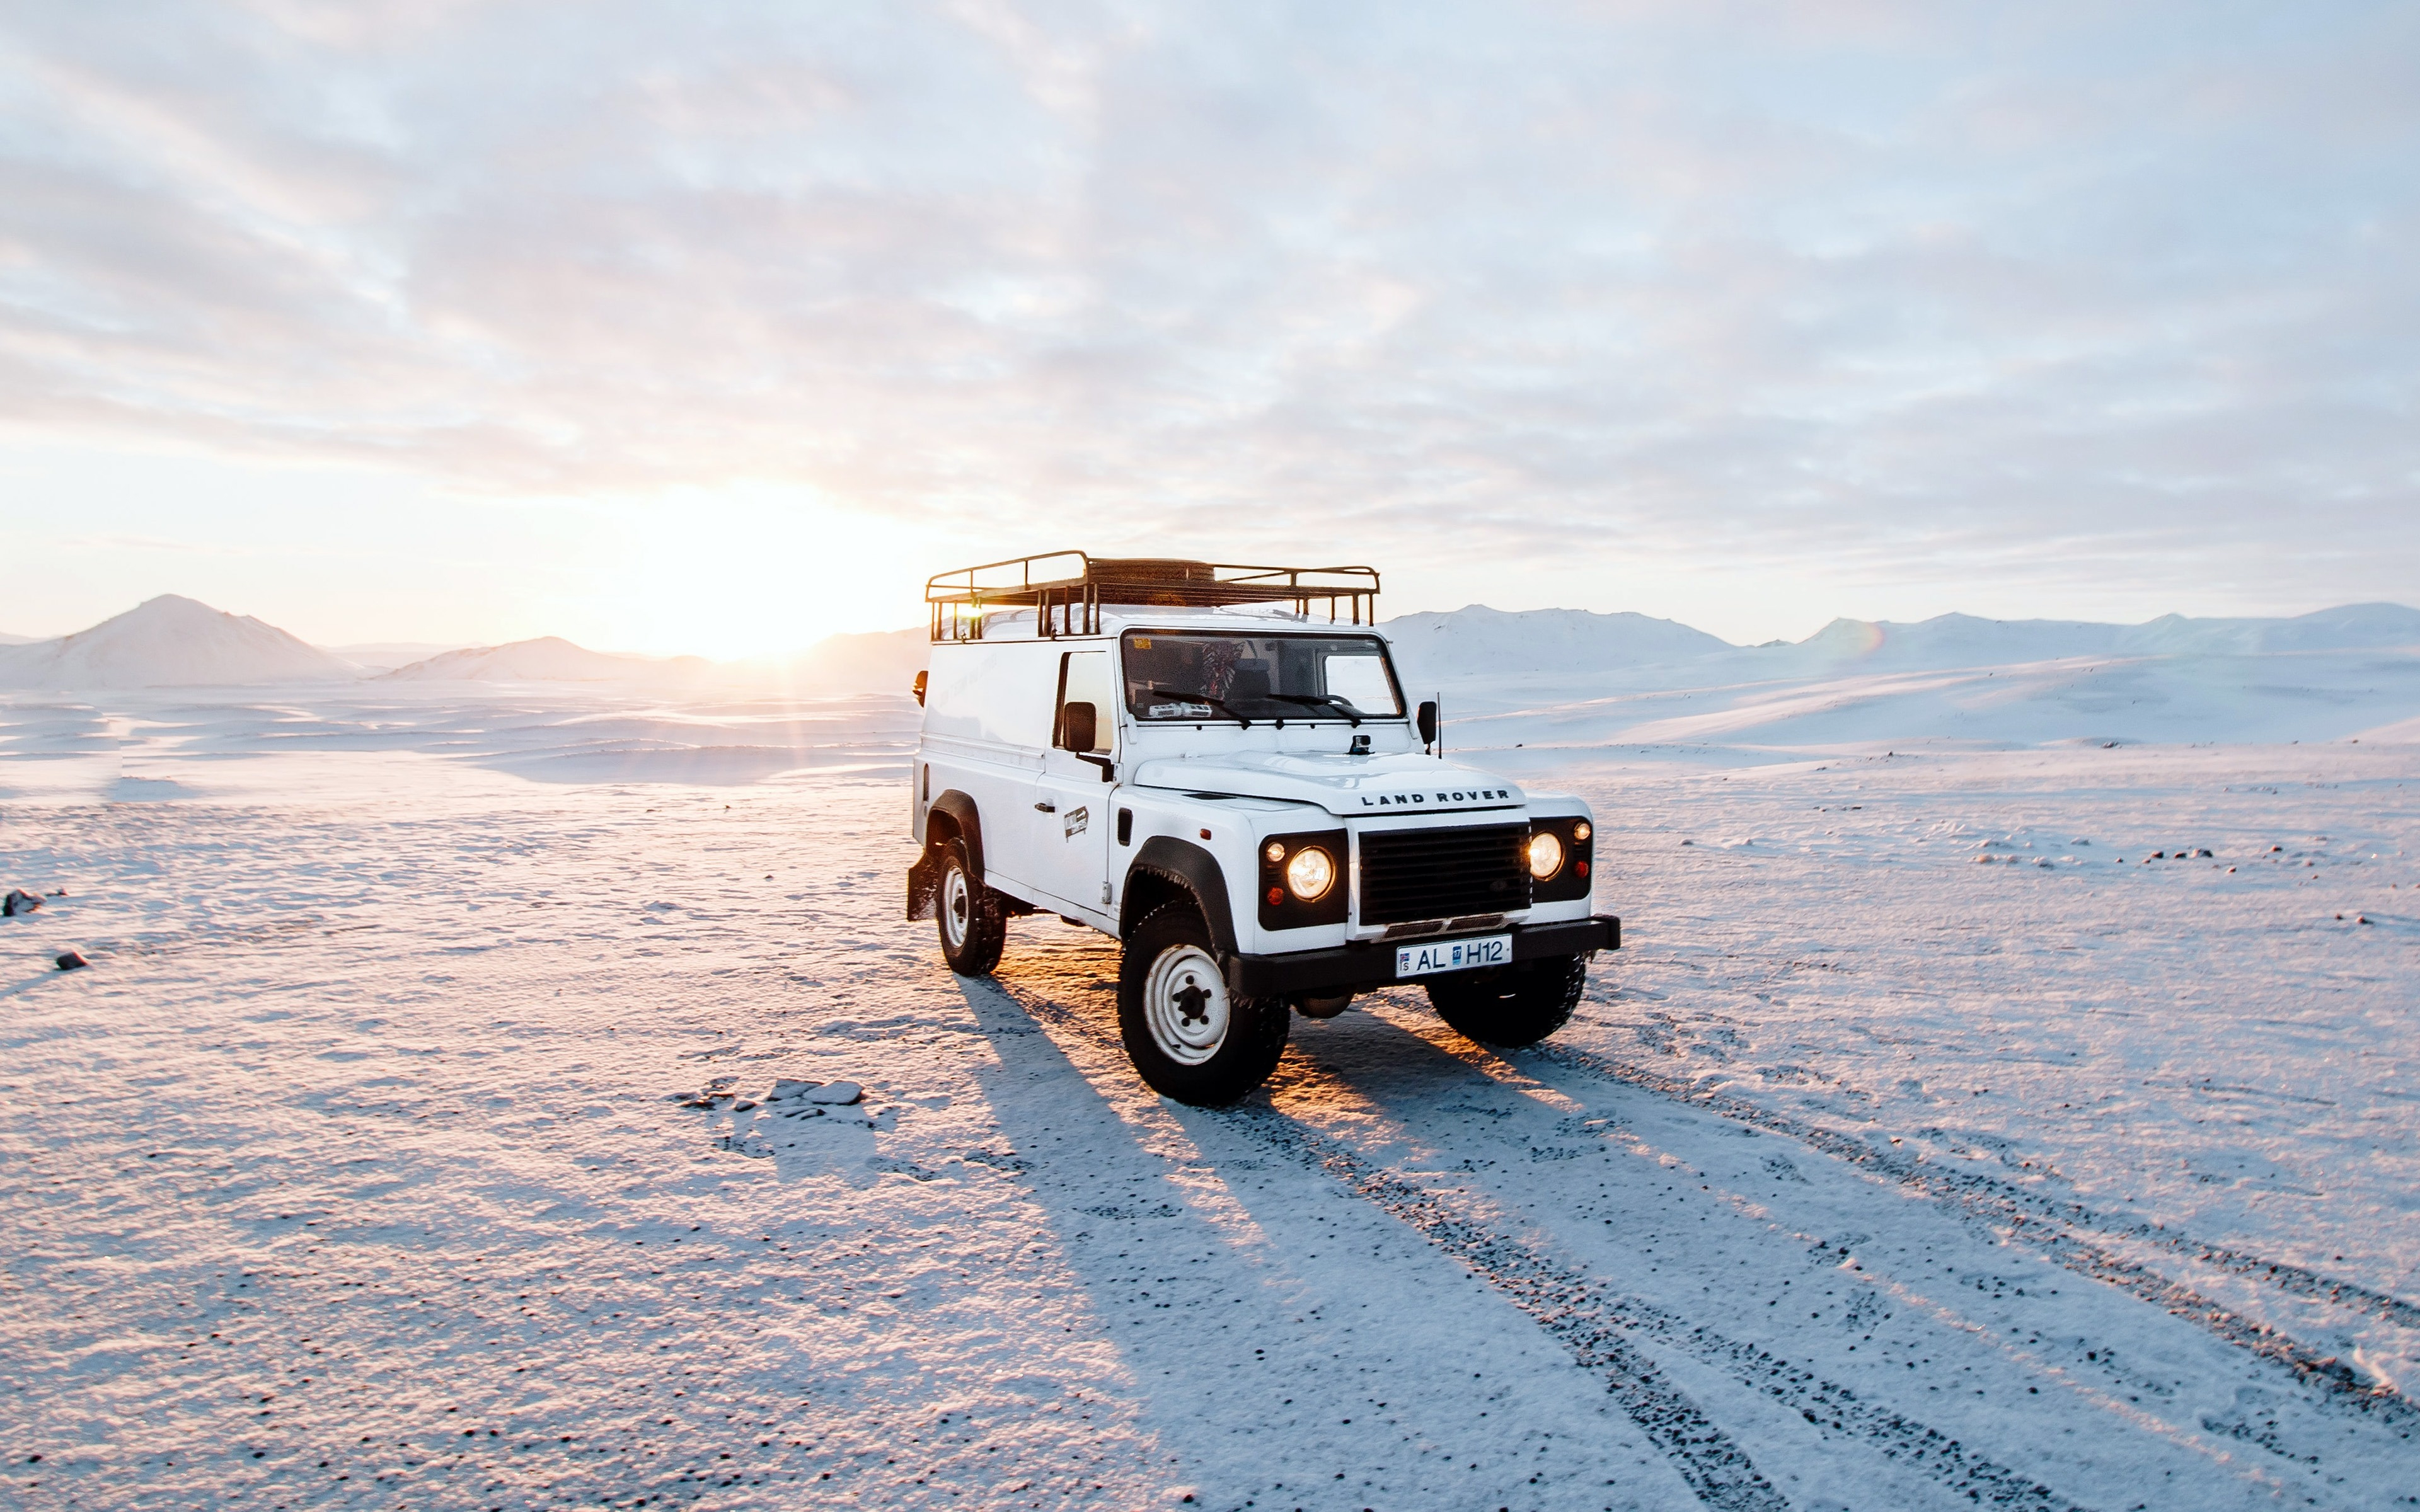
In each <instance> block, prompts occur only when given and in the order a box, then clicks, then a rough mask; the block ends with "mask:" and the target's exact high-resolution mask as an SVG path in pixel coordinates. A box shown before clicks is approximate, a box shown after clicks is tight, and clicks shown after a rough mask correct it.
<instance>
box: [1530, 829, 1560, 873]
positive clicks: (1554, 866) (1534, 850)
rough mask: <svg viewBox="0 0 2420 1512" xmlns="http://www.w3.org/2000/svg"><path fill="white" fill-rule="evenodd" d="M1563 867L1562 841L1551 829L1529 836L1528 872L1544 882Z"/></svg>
mask: <svg viewBox="0 0 2420 1512" xmlns="http://www.w3.org/2000/svg"><path fill="white" fill-rule="evenodd" d="M1562 869H1563V842H1562V841H1561V840H1560V839H1559V838H1558V837H1557V836H1556V834H1555V832H1554V831H1553V830H1551V829H1542V830H1540V831H1538V832H1537V833H1536V834H1534V835H1532V836H1530V837H1529V874H1530V875H1531V876H1533V877H1536V878H1537V879H1538V880H1539V881H1541V882H1544V881H1545V880H1546V879H1547V878H1548V877H1551V876H1553V875H1554V874H1555V873H1556V872H1560V871H1561V870H1562Z"/></svg>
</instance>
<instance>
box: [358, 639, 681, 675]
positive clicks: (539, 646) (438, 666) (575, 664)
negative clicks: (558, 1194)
mask: <svg viewBox="0 0 2420 1512" xmlns="http://www.w3.org/2000/svg"><path fill="white" fill-rule="evenodd" d="M713 671H714V663H712V662H710V661H708V660H706V658H705V657H703V656H614V655H613V654H611V653H608V652H603V651H591V650H589V649H588V648H587V647H585V646H577V645H574V644H572V643H571V642H570V641H568V640H564V639H563V638H562V637H561V636H555V635H550V636H541V637H539V638H538V639H537V640H515V641H513V642H511V643H510V644H508V645H501V646H469V647H465V648H464V649H462V650H460V651H448V652H444V653H442V654H441V655H439V656H430V657H428V658H427V660H425V661H415V662H413V663H411V665H410V666H408V667H398V668H396V670H395V671H391V672H388V673H386V674H384V678H383V679H382V680H386V681H394V682H404V683H694V682H699V681H702V680H704V679H706V677H708V676H709V675H711V674H712V672H713Z"/></svg>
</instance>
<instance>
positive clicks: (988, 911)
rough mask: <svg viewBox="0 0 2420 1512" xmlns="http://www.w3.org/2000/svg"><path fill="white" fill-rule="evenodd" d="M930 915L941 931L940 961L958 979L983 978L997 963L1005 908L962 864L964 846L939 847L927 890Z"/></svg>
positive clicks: (1005, 922)
mask: <svg viewBox="0 0 2420 1512" xmlns="http://www.w3.org/2000/svg"><path fill="white" fill-rule="evenodd" d="M933 917H934V918H935V920H936V922H937V923H938V925H939V929H940V933H941V959H942V960H944V961H947V962H948V963H949V964H950V969H951V970H952V971H954V972H956V973H957V974H958V975H959V976H961V977H987V976H990V975H991V968H992V967H994V966H996V965H998V964H1000V952H1001V946H1003V945H1005V944H1006V943H1007V942H1008V904H1007V903H1006V902H1005V900H1003V899H1002V898H1001V895H1000V894H999V893H997V892H994V891H993V890H992V889H991V888H989V887H985V886H984V885H983V882H982V880H981V879H980V878H978V877H977V876H976V875H975V869H974V868H973V867H972V866H971V865H970V864H969V863H968V861H967V843H966V841H962V840H953V841H950V842H949V843H948V844H947V845H945V846H943V847H942V849H941V880H940V884H939V886H938V887H935V888H934V889H933Z"/></svg>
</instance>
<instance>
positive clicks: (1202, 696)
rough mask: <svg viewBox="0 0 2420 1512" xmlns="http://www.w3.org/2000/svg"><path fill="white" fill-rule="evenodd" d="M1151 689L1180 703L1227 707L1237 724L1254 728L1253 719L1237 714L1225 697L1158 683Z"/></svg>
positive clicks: (1160, 696)
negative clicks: (1179, 690) (1190, 691)
mask: <svg viewBox="0 0 2420 1512" xmlns="http://www.w3.org/2000/svg"><path fill="white" fill-rule="evenodd" d="M1151 691H1152V694H1153V696H1154V697H1156V698H1164V699H1174V700H1176V701H1177V702H1180V703H1207V704H1209V705H1210V706H1211V707H1212V708H1214V709H1225V710H1226V711H1227V717H1228V718H1230V719H1233V720H1234V721H1235V722H1236V723H1237V724H1239V725H1242V726H1243V727H1244V728H1245V729H1247V730H1249V729H1250V728H1252V721H1251V720H1249V719H1248V718H1246V717H1244V716H1242V715H1240V714H1237V713H1236V712H1235V711H1234V710H1233V708H1230V707H1228V703H1227V701H1226V700H1225V699H1214V698H1212V697H1211V696H1210V695H1209V694H1207V693H1179V692H1177V691H1176V690H1175V689H1173V688H1167V687H1158V686H1157V685H1156V684H1155V685H1154V686H1153V687H1152V690H1151Z"/></svg>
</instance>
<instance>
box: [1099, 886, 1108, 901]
mask: <svg viewBox="0 0 2420 1512" xmlns="http://www.w3.org/2000/svg"><path fill="white" fill-rule="evenodd" d="M1101 902H1103V903H1108V902H1109V884H1108V883H1106V882H1104V883H1102V884H1101Z"/></svg>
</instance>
